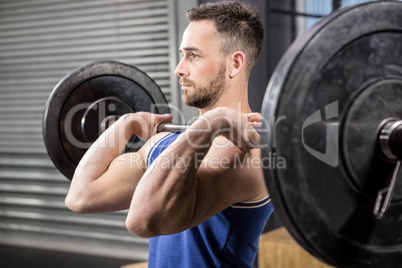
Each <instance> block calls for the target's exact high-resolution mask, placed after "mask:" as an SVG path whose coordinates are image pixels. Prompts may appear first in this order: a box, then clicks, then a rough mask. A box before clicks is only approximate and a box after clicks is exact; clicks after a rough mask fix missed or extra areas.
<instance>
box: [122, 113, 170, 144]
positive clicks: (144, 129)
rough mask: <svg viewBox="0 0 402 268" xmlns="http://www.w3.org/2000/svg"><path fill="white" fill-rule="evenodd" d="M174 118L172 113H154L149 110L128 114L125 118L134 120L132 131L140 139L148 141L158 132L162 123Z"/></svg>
mask: <svg viewBox="0 0 402 268" xmlns="http://www.w3.org/2000/svg"><path fill="white" fill-rule="evenodd" d="M172 119H173V116H172V115H171V114H153V113H149V112H137V113H134V114H128V115H126V117H125V119H124V120H130V121H131V122H133V124H131V126H132V130H131V131H132V133H133V134H134V135H137V136H138V137H139V138H140V139H142V140H144V141H147V140H149V139H150V138H151V137H152V136H154V135H155V134H156V133H157V127H158V125H159V124H161V123H169V122H171V121H172Z"/></svg>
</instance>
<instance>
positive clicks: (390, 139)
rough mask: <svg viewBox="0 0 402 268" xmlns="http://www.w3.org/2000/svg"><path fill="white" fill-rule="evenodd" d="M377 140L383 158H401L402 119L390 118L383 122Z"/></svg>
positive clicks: (393, 159)
mask: <svg viewBox="0 0 402 268" xmlns="http://www.w3.org/2000/svg"><path fill="white" fill-rule="evenodd" d="M378 141H379V144H380V150H381V152H382V154H383V156H384V157H385V158H387V159H388V160H391V161H396V160H401V159H402V120H397V119H390V120H388V121H386V122H385V123H384V125H383V126H382V128H381V130H380V132H379V135H378Z"/></svg>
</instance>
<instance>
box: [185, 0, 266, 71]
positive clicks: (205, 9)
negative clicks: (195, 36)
mask: <svg viewBox="0 0 402 268" xmlns="http://www.w3.org/2000/svg"><path fill="white" fill-rule="evenodd" d="M187 19H188V20H189V21H190V22H192V21H200V20H211V21H213V22H215V26H216V29H217V31H218V33H219V34H220V35H221V36H222V37H223V40H224V41H223V44H222V53H223V55H225V56H226V55H228V54H229V53H233V52H235V51H242V52H243V53H244V54H245V55H246V73H247V76H249V75H250V74H251V71H252V70H253V68H254V66H255V64H256V62H257V60H258V57H259V56H260V54H261V50H262V45H263V41H264V25H263V23H262V22H261V19H260V14H259V12H258V9H257V8H256V7H253V6H250V5H247V4H244V3H241V2H239V1H221V2H216V3H207V4H203V5H200V6H197V7H194V8H192V9H190V10H189V11H187Z"/></svg>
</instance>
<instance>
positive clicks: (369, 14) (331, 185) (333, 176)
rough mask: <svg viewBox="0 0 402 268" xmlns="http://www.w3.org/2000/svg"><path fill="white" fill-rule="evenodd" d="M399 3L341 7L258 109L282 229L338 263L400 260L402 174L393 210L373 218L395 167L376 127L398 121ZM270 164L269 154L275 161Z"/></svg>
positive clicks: (304, 43)
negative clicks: (380, 144) (380, 145)
mask: <svg viewBox="0 0 402 268" xmlns="http://www.w3.org/2000/svg"><path fill="white" fill-rule="evenodd" d="M401 18H402V3H400V2H371V3H365V4H361V5H357V6H353V7H349V8H345V9H341V10H337V11H335V12H334V13H332V14H330V15H329V16H327V17H326V18H324V19H322V20H321V21H320V22H318V23H317V24H316V25H314V26H313V27H312V28H310V29H309V30H308V31H306V32H305V33H304V34H303V35H301V36H300V37H299V38H298V39H297V40H296V41H295V42H294V43H293V44H292V46H291V47H290V48H289V49H288V51H287V52H286V53H285V55H284V56H283V58H282V60H281V62H280V63H279V64H278V66H277V68H276V70H275V72H274V75H273V76H272V78H271V80H270V83H269V85H268V88H267V92H266V95H265V97H264V102H263V108H262V114H263V116H264V118H265V119H266V120H267V122H265V123H264V128H266V129H268V130H269V131H268V132H267V133H266V134H267V135H263V136H262V140H261V143H262V144H263V145H264V144H266V145H267V146H266V147H265V148H264V149H263V150H262V157H263V164H264V159H272V158H275V163H280V165H279V164H277V165H274V166H269V168H266V169H265V170H264V175H265V178H266V183H267V186H268V189H269V191H270V194H271V197H272V200H273V203H274V206H275V208H276V211H277V213H278V214H279V216H280V217H281V220H282V222H283V223H284V225H285V227H286V228H287V229H288V230H289V232H290V233H291V234H292V236H293V237H294V238H295V239H296V240H297V241H298V243H299V244H300V245H302V246H303V247H304V248H305V249H306V250H308V251H309V252H310V253H311V254H313V255H314V256H316V257H317V258H319V259H321V260H323V261H324V262H326V263H328V264H330V265H333V266H337V267H398V266H400V263H402V217H400V214H401V212H402V202H401V200H402V178H401V175H399V179H398V185H397V188H396V189H395V193H394V199H393V200H392V203H391V206H390V208H389V211H388V212H387V213H386V214H385V216H384V218H382V219H377V218H376V217H374V216H373V208H374V200H375V196H376V194H377V192H378V191H379V190H381V189H383V188H384V187H386V186H387V185H388V184H389V180H390V177H391V172H392V170H393V168H394V167H395V164H394V163H389V162H387V161H385V160H383V159H382V158H381V157H380V156H379V152H378V148H377V136H378V127H379V125H380V124H381V122H382V121H383V120H384V119H386V118H392V117H396V118H402V65H401V63H402V19H401ZM270 162H271V163H272V162H273V161H270Z"/></svg>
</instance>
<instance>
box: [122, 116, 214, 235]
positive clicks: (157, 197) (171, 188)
mask: <svg viewBox="0 0 402 268" xmlns="http://www.w3.org/2000/svg"><path fill="white" fill-rule="evenodd" d="M201 123H202V122H201ZM200 132H203V133H200ZM212 137H213V130H212V129H211V128H208V127H206V126H203V125H202V124H193V125H192V126H191V127H190V128H189V129H188V130H186V132H185V133H183V134H182V135H181V136H180V137H178V138H177V140H176V141H175V142H174V143H173V144H172V145H171V146H169V147H168V148H167V149H166V150H165V151H164V152H162V153H161V154H160V155H159V157H158V158H157V159H155V161H154V162H153V163H152V165H151V166H150V167H148V170H147V172H146V173H145V174H144V176H143V178H142V180H141V182H140V183H139V184H138V186H137V190H136V192H135V193H134V196H133V199H132V202H131V205H130V211H129V214H128V217H127V227H128V228H129V229H130V231H131V232H133V233H136V234H138V235H140V236H155V235H160V234H169V233H173V232H177V231H180V230H184V229H186V228H188V227H189V224H191V223H192V222H194V219H193V215H194V210H195V209H196V201H197V200H196V199H197V194H196V193H197V170H198V167H199V164H200V163H201V161H202V160H203V158H204V157H205V155H206V154H207V152H208V150H209V148H210V144H211V141H212ZM144 204H147V205H144Z"/></svg>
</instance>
